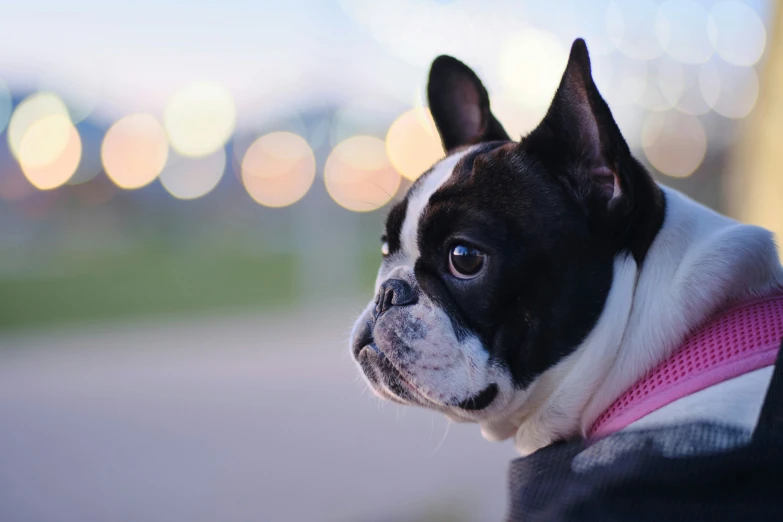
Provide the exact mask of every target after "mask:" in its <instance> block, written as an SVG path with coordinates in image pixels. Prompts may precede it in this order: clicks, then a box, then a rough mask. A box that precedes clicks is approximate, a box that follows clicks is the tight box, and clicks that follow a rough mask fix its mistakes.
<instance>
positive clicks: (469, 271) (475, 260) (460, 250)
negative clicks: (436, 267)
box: [449, 245, 487, 279]
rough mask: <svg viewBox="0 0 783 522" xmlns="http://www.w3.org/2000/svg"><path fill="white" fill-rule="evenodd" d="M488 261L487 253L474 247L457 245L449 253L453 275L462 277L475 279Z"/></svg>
mask: <svg viewBox="0 0 783 522" xmlns="http://www.w3.org/2000/svg"><path fill="white" fill-rule="evenodd" d="M486 263H487V255H486V254H485V253H484V252H482V251H480V250H477V249H475V248H473V247H469V246H465V245H457V246H455V247H454V248H452V249H451V252H450V253H449V270H450V271H451V275H453V276H454V277H459V278H460V279H473V278H474V277H476V276H478V275H479V274H480V273H481V271H482V270H483V269H484V265H486Z"/></svg>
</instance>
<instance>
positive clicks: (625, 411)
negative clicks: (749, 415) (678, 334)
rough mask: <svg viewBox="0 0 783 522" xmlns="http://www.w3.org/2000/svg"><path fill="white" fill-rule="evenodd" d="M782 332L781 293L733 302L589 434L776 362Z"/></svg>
mask: <svg viewBox="0 0 783 522" xmlns="http://www.w3.org/2000/svg"><path fill="white" fill-rule="evenodd" d="M781 338H783V295H776V296H773V297H768V298H765V299H760V300H757V301H753V302H750V303H747V304H743V305H741V306H737V307H735V308H732V309H731V310H729V311H727V312H725V313H723V314H721V315H720V316H717V317H715V318H714V319H712V320H711V321H709V322H708V323H707V324H705V325H704V326H702V327H701V328H699V329H698V330H697V331H696V332H694V333H693V334H691V335H690V336H689V337H688V338H687V339H686V341H685V343H684V344H683V345H682V347H681V348H680V349H679V350H677V352H675V354H674V355H673V356H671V357H670V358H669V359H667V360H666V361H664V362H663V363H661V364H659V365H658V366H657V367H655V368H653V370H652V371H650V372H649V373H648V374H647V375H646V376H645V377H644V378H642V379H641V380H640V381H638V382H637V383H636V384H634V385H633V386H632V387H631V388H630V389H628V390H627V391H626V392H625V393H624V394H623V395H621V396H620V397H619V398H618V399H617V400H616V401H615V402H614V403H613V404H612V405H611V406H609V408H608V409H607V410H606V411H604V412H603V413H602V414H601V416H600V417H598V419H596V421H595V422H594V423H593V425H592V427H591V428H590V429H589V430H588V433H587V434H588V437H590V438H593V437H602V436H605V435H609V434H611V433H614V432H616V431H619V430H621V429H623V428H625V427H626V426H628V425H629V424H631V423H632V422H635V421H637V420H639V419H641V418H642V417H644V416H645V415H647V414H649V413H652V412H654V411H655V410H657V409H659V408H661V407H663V406H666V405H667V404H669V403H671V402H674V401H676V400H677V399H681V398H682V397H685V396H687V395H690V394H692V393H695V392H697V391H699V390H703V389H705V388H708V387H709V386H712V385H715V384H718V383H721V382H723V381H726V380H729V379H732V378H734V377H737V376H740V375H742V374H745V373H748V372H751V371H753V370H758V369H759V368H763V367H765V366H769V365H771V364H774V363H775V357H776V356H777V352H778V349H779V347H780V342H781Z"/></svg>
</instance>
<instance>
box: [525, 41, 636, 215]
mask: <svg viewBox="0 0 783 522" xmlns="http://www.w3.org/2000/svg"><path fill="white" fill-rule="evenodd" d="M529 137H532V138H533V139H534V140H535V139H538V138H541V139H543V140H547V141H550V142H556V143H557V150H558V154H559V155H560V156H561V157H562V158H563V159H565V161H567V162H568V164H569V167H570V168H569V170H570V171H571V172H573V173H574V176H575V177H576V179H575V180H574V181H575V183H576V185H577V186H576V187H575V188H576V189H577V190H578V191H579V193H580V195H582V196H593V197H597V198H598V199H599V200H601V201H603V202H604V203H605V205H606V207H605V208H613V207H617V206H618V205H620V203H621V202H622V200H623V198H625V197H626V196H627V195H628V194H627V193H628V191H629V190H631V185H632V181H631V180H629V179H624V175H626V176H627V175H631V174H632V172H628V170H631V171H635V170H636V169H624V168H623V167H624V165H625V164H626V163H627V162H629V161H631V153H630V150H629V148H628V145H627V144H626V142H625V139H623V136H622V134H621V133H620V129H619V128H618V126H617V124H616V123H615V121H614V118H613V117H612V112H611V111H610V110H609V106H608V105H607V104H606V102H605V101H604V99H603V98H602V97H601V94H600V93H599V92H598V88H597V87H596V86H595V82H594V81H593V77H592V73H591V71H590V56H589V54H588V52H587V45H586V44H585V42H584V40H582V39H578V40H576V41H574V43H573V45H572V46H571V53H570V56H569V57H568V65H566V69H565V72H564V73H563V78H562V80H560V86H559V87H558V88H557V92H556V93H555V97H554V99H553V100H552V104H551V105H550V107H549V110H548V111H547V113H546V116H545V117H544V120H543V121H542V122H541V124H540V125H539V127H537V128H536V129H535V130H534V131H533V132H531V134H530V136H529ZM539 143H540V142H539ZM645 174H646V173H645ZM623 206H625V205H623Z"/></svg>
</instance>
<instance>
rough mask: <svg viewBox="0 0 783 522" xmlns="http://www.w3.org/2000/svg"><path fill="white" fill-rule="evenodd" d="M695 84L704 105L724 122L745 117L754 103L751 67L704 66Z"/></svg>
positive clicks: (756, 83)
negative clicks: (710, 108)
mask: <svg viewBox="0 0 783 522" xmlns="http://www.w3.org/2000/svg"><path fill="white" fill-rule="evenodd" d="M699 84H700V88H701V92H702V95H703V96H704V100H705V101H706V102H707V104H708V105H709V106H710V107H712V110H714V111H715V112H717V113H718V114H720V115H721V116H725V117H726V118H734V119H739V118H744V117H746V116H747V115H748V114H750V111H752V110H753V107H755V106H756V101H758V97H759V79H758V75H757V74H756V71H755V69H754V68H753V67H739V66H736V65H730V64H728V63H719V64H705V66H704V67H702V69H701V71H700V78H699Z"/></svg>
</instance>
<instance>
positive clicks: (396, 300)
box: [374, 279, 416, 319]
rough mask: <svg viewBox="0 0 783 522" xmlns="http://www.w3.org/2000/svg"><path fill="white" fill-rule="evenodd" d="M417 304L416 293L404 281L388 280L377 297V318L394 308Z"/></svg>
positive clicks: (382, 285)
mask: <svg viewBox="0 0 783 522" xmlns="http://www.w3.org/2000/svg"><path fill="white" fill-rule="evenodd" d="M415 302H416V293H415V292H414V291H413V288H411V285H409V284H408V283H406V282H405V281H403V280H402V279H387V280H386V281H384V282H383V283H382V284H381V288H380V290H378V295H377V296H375V314H374V315H375V318H376V319H377V318H379V317H380V316H381V315H383V314H384V312H386V311H387V310H388V309H389V308H391V307H392V306H405V305H410V304H414V303H415Z"/></svg>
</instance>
